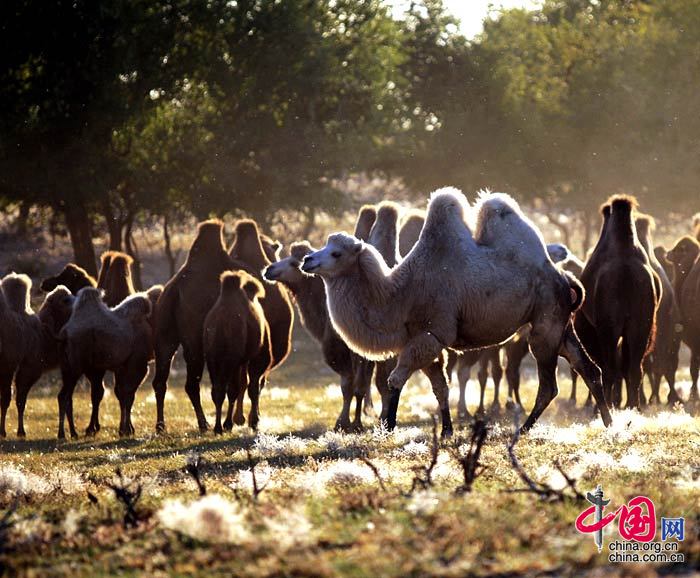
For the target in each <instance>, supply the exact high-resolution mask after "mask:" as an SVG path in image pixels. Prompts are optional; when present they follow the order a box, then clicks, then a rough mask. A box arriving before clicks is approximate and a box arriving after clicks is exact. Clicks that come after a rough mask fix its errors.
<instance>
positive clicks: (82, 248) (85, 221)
mask: <svg viewBox="0 0 700 578" xmlns="http://www.w3.org/2000/svg"><path fill="white" fill-rule="evenodd" d="M63 216H64V217H65V219H66V228H67V229H68V234H69V235H70V242H71V245H72V246H73V255H74V256H75V262H76V263H77V264H78V265H79V266H80V267H82V268H83V269H85V270H86V271H87V272H88V274H90V275H92V276H93V277H97V265H96V262H95V247H94V246H93V244H92V232H91V228H92V227H91V223H90V216H89V215H88V212H87V209H85V206H84V205H83V204H82V203H79V202H77V203H67V204H66V205H65V206H64V207H63Z"/></svg>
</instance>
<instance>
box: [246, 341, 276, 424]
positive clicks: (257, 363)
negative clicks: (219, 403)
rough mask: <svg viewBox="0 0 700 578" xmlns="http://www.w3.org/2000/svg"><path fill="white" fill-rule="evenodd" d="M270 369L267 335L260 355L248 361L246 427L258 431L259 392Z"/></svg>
mask: <svg viewBox="0 0 700 578" xmlns="http://www.w3.org/2000/svg"><path fill="white" fill-rule="evenodd" d="M271 367H272V355H271V349H270V345H269V335H268V336H266V338H265V342H264V345H263V348H262V349H261V351H260V353H259V354H258V355H257V356H256V357H254V358H253V359H251V360H250V363H249V365H248V368H249V371H248V397H249V398H250V412H249V413H248V427H250V428H251V429H253V430H257V429H258V423H259V422H260V392H261V391H262V390H263V388H264V387H265V384H266V382H267V373H268V371H269V370H270V368H271Z"/></svg>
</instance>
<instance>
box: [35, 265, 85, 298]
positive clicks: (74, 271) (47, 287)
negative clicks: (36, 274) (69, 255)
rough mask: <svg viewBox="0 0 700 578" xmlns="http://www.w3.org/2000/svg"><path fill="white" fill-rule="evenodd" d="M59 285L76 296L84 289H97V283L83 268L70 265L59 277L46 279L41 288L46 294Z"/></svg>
mask: <svg viewBox="0 0 700 578" xmlns="http://www.w3.org/2000/svg"><path fill="white" fill-rule="evenodd" d="M59 285H63V286H64V287H66V288H67V289H68V290H69V291H70V292H71V293H73V295H75V294H77V293H78V291H80V290H81V289H82V288H83V287H95V285H97V282H96V281H95V280H94V279H93V278H92V277H91V276H90V275H89V274H88V273H87V271H85V269H83V268H82V267H78V265H75V264H74V263H68V265H66V266H65V267H64V268H63V270H62V271H61V272H60V273H59V274H58V275H54V276H53V277H47V278H46V279H44V280H43V281H42V282H41V285H40V288H41V290H42V291H43V292H44V293H48V292H49V291H53V290H54V289H55V288H56V287H58V286H59Z"/></svg>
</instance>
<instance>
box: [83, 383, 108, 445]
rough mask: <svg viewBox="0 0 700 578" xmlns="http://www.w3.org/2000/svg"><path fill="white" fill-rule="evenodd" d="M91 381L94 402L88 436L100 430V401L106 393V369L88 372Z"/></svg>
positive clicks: (91, 393) (91, 398)
mask: <svg viewBox="0 0 700 578" xmlns="http://www.w3.org/2000/svg"><path fill="white" fill-rule="evenodd" d="M86 375H87V378H88V381H89V382H90V400H91V402H92V413H91V415H90V423H89V425H88V427H87V429H86V430H85V435H86V436H94V435H96V434H97V432H98V431H100V403H102V398H103V397H104V394H105V388H104V384H103V379H104V376H105V372H104V371H91V372H89V373H87V374H86Z"/></svg>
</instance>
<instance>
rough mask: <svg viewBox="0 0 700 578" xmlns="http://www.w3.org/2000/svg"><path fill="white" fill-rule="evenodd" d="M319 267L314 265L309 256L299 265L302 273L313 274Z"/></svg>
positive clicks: (316, 264)
mask: <svg viewBox="0 0 700 578" xmlns="http://www.w3.org/2000/svg"><path fill="white" fill-rule="evenodd" d="M319 267H320V265H319V264H318V263H315V262H314V261H313V259H311V256H310V255H309V256H307V257H304V262H303V263H302V264H301V270H302V271H303V272H304V273H313V272H314V271H315V270H316V269H318V268H319Z"/></svg>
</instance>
